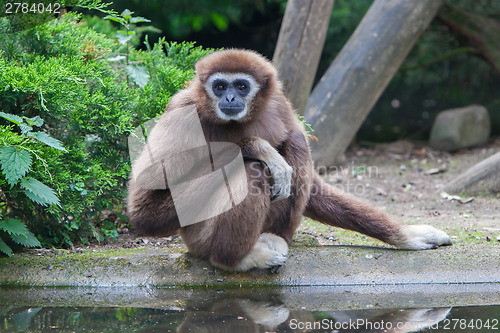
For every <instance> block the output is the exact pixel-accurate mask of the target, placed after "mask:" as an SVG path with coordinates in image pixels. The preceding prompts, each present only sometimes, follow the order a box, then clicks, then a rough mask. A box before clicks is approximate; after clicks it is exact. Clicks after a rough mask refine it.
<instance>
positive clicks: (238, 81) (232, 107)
mask: <svg viewBox="0 0 500 333" xmlns="http://www.w3.org/2000/svg"><path fill="white" fill-rule="evenodd" d="M259 89H260V87H259V84H258V83H257V82H256V81H255V79H254V78H253V77H252V76H251V75H248V74H244V73H215V74H213V75H211V76H210V77H209V78H208V80H207V82H206V83H205V90H206V91H207V93H208V95H209V96H210V97H211V98H212V100H213V102H214V108H215V113H216V115H217V117H219V118H220V119H222V120H226V121H231V120H234V121H238V120H240V119H242V118H244V117H245V116H246V115H247V114H248V112H249V110H250V109H251V103H252V100H253V98H254V97H255V95H256V94H257V92H258V91H259Z"/></svg>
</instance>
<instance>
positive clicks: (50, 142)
mask: <svg viewBox="0 0 500 333" xmlns="http://www.w3.org/2000/svg"><path fill="white" fill-rule="evenodd" d="M28 136H29V137H31V138H33V139H36V140H38V141H40V142H43V143H45V144H46V145H47V146H50V147H52V148H55V149H57V150H61V151H63V152H66V153H67V152H68V151H67V150H66V149H64V147H63V145H62V142H61V141H59V140H57V139H54V138H53V137H51V136H50V135H48V134H47V133H45V132H28Z"/></svg>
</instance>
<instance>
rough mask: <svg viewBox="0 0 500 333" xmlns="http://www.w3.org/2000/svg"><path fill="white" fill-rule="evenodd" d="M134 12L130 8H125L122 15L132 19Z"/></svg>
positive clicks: (126, 18)
mask: <svg viewBox="0 0 500 333" xmlns="http://www.w3.org/2000/svg"><path fill="white" fill-rule="evenodd" d="M133 13H134V12H131V11H130V10H128V9H125V10H124V11H123V12H122V14H121V15H122V17H123V18H124V19H125V20H130V19H131V18H132V14H133Z"/></svg>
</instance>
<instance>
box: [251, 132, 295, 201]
mask: <svg viewBox="0 0 500 333" xmlns="http://www.w3.org/2000/svg"><path fill="white" fill-rule="evenodd" d="M259 148H260V149H259V150H260V151H261V152H264V153H263V154H261V155H260V156H259V159H260V160H261V161H262V162H263V163H264V164H265V165H266V166H267V168H268V169H269V172H270V173H271V176H272V177H273V180H274V185H273V186H270V190H271V201H279V200H283V199H286V198H288V197H289V196H290V190H291V185H292V175H293V168H292V167H291V166H290V165H289V164H288V163H287V162H286V161H285V159H284V158H283V156H281V155H280V154H279V153H278V152H277V151H276V149H274V148H273V147H272V146H271V145H270V144H269V143H268V142H267V141H265V140H262V139H260V140H259Z"/></svg>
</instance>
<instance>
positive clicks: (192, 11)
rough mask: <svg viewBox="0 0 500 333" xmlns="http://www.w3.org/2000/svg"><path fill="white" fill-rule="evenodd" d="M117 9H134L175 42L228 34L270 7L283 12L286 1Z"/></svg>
mask: <svg viewBox="0 0 500 333" xmlns="http://www.w3.org/2000/svg"><path fill="white" fill-rule="evenodd" d="M113 7H114V8H115V9H116V10H120V8H121V9H124V8H134V9H137V10H136V11H137V12H140V14H141V15H144V16H146V17H148V18H149V19H151V20H152V21H153V22H155V24H161V26H160V25H158V27H159V28H160V29H162V30H163V32H165V33H168V34H169V36H171V37H172V38H175V39H185V38H186V37H187V36H188V35H189V34H192V33H194V32H200V31H203V30H205V31H211V32H214V33H220V32H225V31H227V30H228V29H229V27H230V25H231V24H234V25H241V24H243V23H246V22H248V21H250V20H251V19H252V17H253V16H254V15H255V14H261V15H265V14H267V12H268V11H269V8H270V7H279V8H280V9H281V12H284V10H285V7H286V0H212V1H206V0H191V1H189V3H187V2H186V1H185V0H169V1H162V0H149V1H147V2H144V1H141V0H121V1H119V2H118V1H116V2H115V4H114V5H113Z"/></svg>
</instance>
